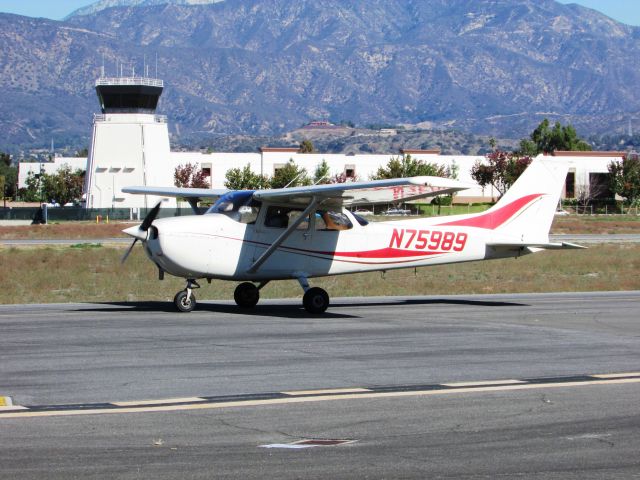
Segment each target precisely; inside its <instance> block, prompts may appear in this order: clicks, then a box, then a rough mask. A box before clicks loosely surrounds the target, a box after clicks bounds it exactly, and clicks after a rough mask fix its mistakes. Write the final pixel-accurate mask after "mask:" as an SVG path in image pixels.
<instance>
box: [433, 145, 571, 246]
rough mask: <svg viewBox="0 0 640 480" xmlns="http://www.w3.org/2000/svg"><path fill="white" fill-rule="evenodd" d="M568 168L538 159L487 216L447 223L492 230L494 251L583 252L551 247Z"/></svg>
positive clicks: (551, 159)
mask: <svg viewBox="0 0 640 480" xmlns="http://www.w3.org/2000/svg"><path fill="white" fill-rule="evenodd" d="M568 169H569V165H568V163H567V162H566V161H564V160H561V159H559V158H556V157H547V156H543V155H538V156H537V157H536V158H535V159H534V160H533V162H531V164H530V165H529V167H527V169H526V170H525V171H524V173H523V174H522V175H520V178H518V180H517V181H516V182H515V183H514V184H513V186H512V187H511V188H510V189H509V190H508V191H507V192H506V193H505V194H504V195H503V196H502V198H501V199H500V201H499V202H498V203H496V204H495V205H494V206H493V207H491V208H490V209H489V210H487V211H486V212H484V213H481V214H478V215H473V216H470V217H467V218H464V219H461V220H457V221H453V222H449V223H446V224H445V225H458V226H468V227H477V228H482V229H487V230H492V231H493V235H491V238H492V240H491V242H490V243H488V246H491V247H494V248H500V247H502V248H508V249H514V248H523V247H531V248H580V247H578V246H577V245H572V244H568V243H561V244H555V243H549V230H550V228H551V223H552V222H553V217H554V214H555V211H556V207H557V206H558V201H559V200H560V195H561V194H562V190H563V186H564V181H565V178H566V176H567V172H568Z"/></svg>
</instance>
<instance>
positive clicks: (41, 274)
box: [0, 244, 640, 304]
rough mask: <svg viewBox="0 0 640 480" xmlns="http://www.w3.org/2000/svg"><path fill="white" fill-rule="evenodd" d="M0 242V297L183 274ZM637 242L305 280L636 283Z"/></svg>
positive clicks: (535, 285) (514, 285)
mask: <svg viewBox="0 0 640 480" xmlns="http://www.w3.org/2000/svg"><path fill="white" fill-rule="evenodd" d="M123 253H124V248H116V247H99V248H69V247H55V248H4V249H2V248H0V265H1V266H2V267H1V268H0V282H2V286H3V288H2V290H1V293H0V303H5V304H6V303H50V302H100V301H140V300H167V301H170V300H172V298H173V296H174V295H175V293H176V292H177V291H178V290H181V289H182V288H184V281H183V280H181V279H176V278H173V277H170V276H167V277H166V279H165V280H164V281H163V282H160V281H158V280H157V271H156V269H155V267H154V266H153V264H151V262H149V261H148V260H147V258H146V256H145V255H144V254H143V252H142V249H141V248H140V247H136V250H135V251H134V253H133V254H132V255H131V256H130V257H129V260H128V261H127V264H126V265H125V266H121V265H120V256H121V255H122V254H123ZM639 271H640V245H637V244H621V245H602V246H598V247H594V248H592V249H590V250H571V251H564V252H563V251H550V252H543V253H538V254H536V255H530V256H527V257H523V258H520V259H517V260H516V259H507V260H496V261H491V262H474V263H468V264H457V265H443V266H437V267H429V268H423V269H419V270H418V271H417V273H416V274H414V271H413V270H399V271H393V272H388V273H387V274H386V275H385V278H384V279H383V278H382V275H381V274H380V273H368V274H354V275H346V276H340V277H328V278H323V279H316V280H313V281H312V284H313V285H316V286H321V287H323V288H325V289H327V291H328V292H329V294H330V295H332V296H360V295H367V296H369V295H426V294H472V293H507V292H553V291H598V290H640V276H639V275H638V272H639ZM235 285H236V284H235V283H233V282H223V281H213V283H212V285H210V286H209V285H207V284H206V282H203V285H202V286H203V288H202V290H200V291H199V292H197V296H198V298H199V299H232V298H233V289H234V288H235ZM300 296H301V289H300V287H299V286H298V284H297V282H295V281H283V282H273V283H271V284H269V285H267V286H266V287H265V288H264V289H263V290H262V297H263V298H284V297H300Z"/></svg>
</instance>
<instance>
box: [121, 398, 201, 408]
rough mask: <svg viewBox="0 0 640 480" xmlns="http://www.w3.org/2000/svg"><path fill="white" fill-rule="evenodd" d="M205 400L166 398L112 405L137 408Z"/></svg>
mask: <svg viewBox="0 0 640 480" xmlns="http://www.w3.org/2000/svg"><path fill="white" fill-rule="evenodd" d="M204 401H205V399H204V398H200V397H186V398H165V399H163V400H139V401H135V402H111V405H116V406H117V407H135V406H144V405H162V404H164V403H192V402H204Z"/></svg>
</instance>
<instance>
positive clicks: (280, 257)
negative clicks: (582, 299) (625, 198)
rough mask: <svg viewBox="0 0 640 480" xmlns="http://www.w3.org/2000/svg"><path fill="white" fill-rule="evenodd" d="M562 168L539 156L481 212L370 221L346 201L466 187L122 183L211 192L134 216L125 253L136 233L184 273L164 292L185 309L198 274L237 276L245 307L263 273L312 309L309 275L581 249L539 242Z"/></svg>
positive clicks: (316, 305)
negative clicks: (203, 202)
mask: <svg viewBox="0 0 640 480" xmlns="http://www.w3.org/2000/svg"><path fill="white" fill-rule="evenodd" d="M567 168H568V167H567V163H566V162H564V161H562V160H560V159H557V158H554V157H544V156H538V157H537V158H536V159H535V160H534V161H533V162H532V163H531V165H530V166H529V167H528V168H527V169H526V171H525V172H524V173H523V174H522V176H521V177H520V178H519V179H518V180H517V182H516V183H515V184H514V185H513V187H512V188H511V189H510V190H509V191H508V192H507V193H505V195H504V196H503V197H502V198H501V199H500V201H499V202H498V203H497V204H496V205H494V206H493V207H492V208H490V209H489V210H487V211H486V212H483V213H478V214H469V215H456V216H448V217H431V218H417V219H403V220H398V221H383V222H368V221H367V220H365V219H363V218H362V217H360V216H358V215H355V214H353V213H351V212H350V211H349V210H347V208H346V207H355V206H357V205H371V204H375V203H391V202H399V201H410V200H416V199H419V198H424V197H428V196H435V195H442V194H450V193H453V192H456V191H459V190H463V189H465V188H467V186H466V185H465V184H462V183H460V182H458V181H456V180H451V179H445V178H439V177H412V178H401V179H394V180H379V181H370V182H354V183H342V184H331V185H314V186H309V187H295V188H284V189H270V190H256V191H250V190H241V191H228V190H209V189H184V188H159V187H130V188H124V189H122V191H123V192H125V193H136V194H148V195H159V196H170V197H182V198H186V199H187V200H189V202H190V204H191V205H192V207H194V210H195V205H197V201H198V200H199V199H202V198H212V199H216V201H215V203H214V204H213V206H212V207H211V208H209V210H208V211H207V212H206V213H205V214H204V215H190V216H182V217H172V218H161V219H156V217H157V215H158V212H159V209H160V203H158V204H157V205H156V206H155V207H154V208H153V210H151V211H150V212H149V214H148V215H147V216H146V218H145V219H144V221H143V222H142V224H141V225H139V226H134V227H130V228H128V229H126V230H124V232H125V233H127V234H128V235H130V236H132V237H134V241H133V244H132V245H131V247H130V248H129V250H128V251H127V253H126V254H125V256H124V257H123V262H124V261H125V260H126V258H127V256H128V255H129V253H130V252H131V250H132V248H133V246H134V245H135V243H136V242H137V241H138V240H140V241H141V242H142V244H143V245H144V249H145V252H146V254H147V256H148V257H149V258H150V259H151V261H152V262H154V263H155V264H156V265H157V267H158V269H159V277H160V279H163V278H164V273H165V272H166V273H169V274H171V275H175V276H176V277H181V278H185V279H186V281H187V285H186V288H185V289H184V290H181V291H180V292H178V293H177V294H176V296H175V299H174V301H175V305H176V307H177V308H178V310H180V311H183V312H190V311H192V310H193V309H194V307H195V305H196V297H195V295H194V293H193V289H194V288H199V287H200V286H199V285H198V283H197V280H199V279H206V280H208V281H209V282H211V280H212V279H221V280H232V281H242V282H243V283H240V284H239V285H238V286H237V288H236V289H235V292H234V299H235V301H236V303H237V304H238V305H239V306H240V307H243V308H252V307H254V306H255V305H256V304H257V303H258V300H259V298H260V290H261V289H262V288H263V287H264V286H265V285H266V284H267V283H269V282H270V281H272V280H284V279H297V280H298V282H299V283H300V286H301V287H302V289H303V290H304V296H303V305H304V308H305V309H306V310H307V311H308V312H310V313H322V312H324V311H325V310H326V309H327V307H328V306H329V295H328V294H327V292H326V291H324V290H323V289H321V288H318V287H310V286H309V279H310V278H314V277H322V276H327V275H341V274H346V273H354V272H369V271H376V270H391V269H399V268H415V267H425V266H429V265H440V264H445V263H458V262H470V261H475V260H489V259H495V258H506V257H519V256H521V255H526V254H529V253H534V252H537V251H539V250H542V249H561V248H582V247H580V246H578V245H573V244H568V243H550V242H549V228H550V226H551V222H552V220H553V216H554V212H555V210H556V206H557V205H558V200H559V197H560V194H561V191H562V188H563V184H564V180H565V177H566V174H567Z"/></svg>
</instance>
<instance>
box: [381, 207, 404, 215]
mask: <svg viewBox="0 0 640 480" xmlns="http://www.w3.org/2000/svg"><path fill="white" fill-rule="evenodd" d="M384 214H385V215H396V216H398V215H411V210H404V209H402V208H390V209H388V210H387V211H386V212H384Z"/></svg>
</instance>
